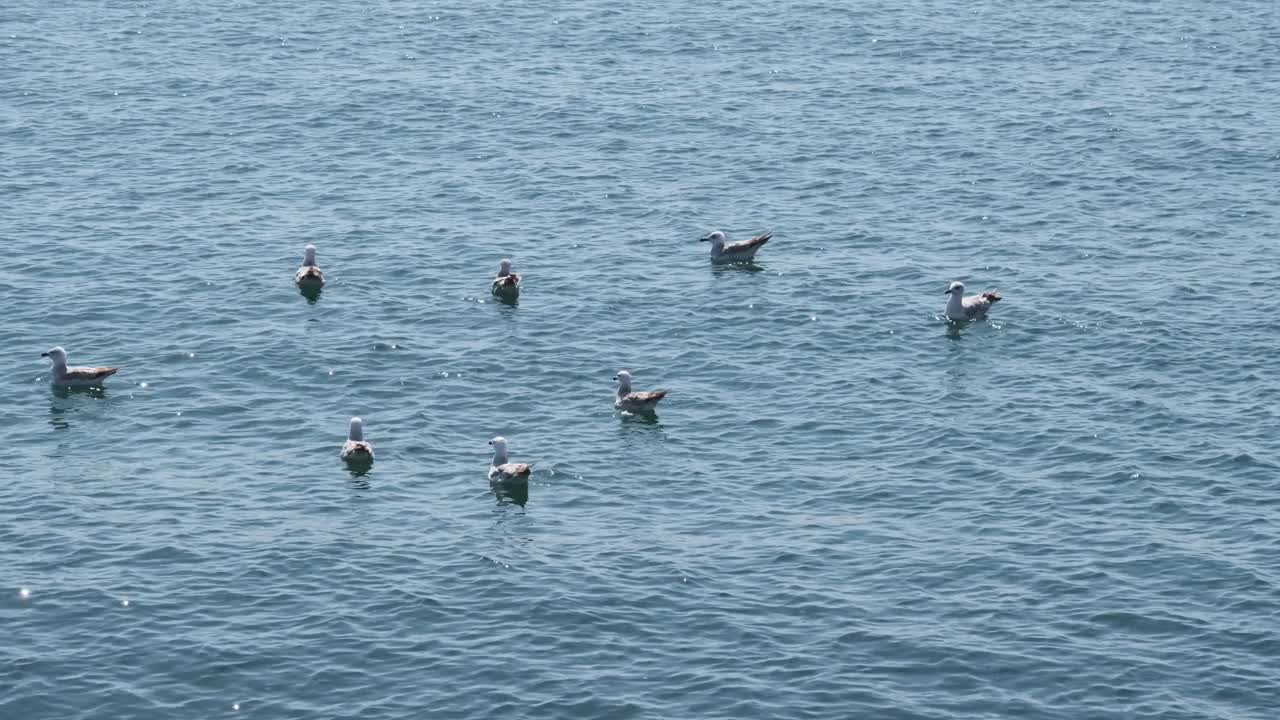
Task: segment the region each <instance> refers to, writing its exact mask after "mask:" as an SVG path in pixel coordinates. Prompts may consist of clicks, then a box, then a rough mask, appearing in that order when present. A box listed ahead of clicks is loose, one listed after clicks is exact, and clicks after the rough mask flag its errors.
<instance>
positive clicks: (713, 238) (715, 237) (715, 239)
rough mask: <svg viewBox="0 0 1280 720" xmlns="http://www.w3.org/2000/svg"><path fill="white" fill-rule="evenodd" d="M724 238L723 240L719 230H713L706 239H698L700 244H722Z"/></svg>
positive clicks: (723, 236)
mask: <svg viewBox="0 0 1280 720" xmlns="http://www.w3.org/2000/svg"><path fill="white" fill-rule="evenodd" d="M724 238H725V235H724V233H722V232H720V231H719V230H715V231H713V232H712V233H711V234H710V235H707V236H706V237H701V238H698V239H699V240H701V241H702V242H710V243H722V242H724Z"/></svg>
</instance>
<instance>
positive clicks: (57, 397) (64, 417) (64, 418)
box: [49, 385, 107, 430]
mask: <svg viewBox="0 0 1280 720" xmlns="http://www.w3.org/2000/svg"><path fill="white" fill-rule="evenodd" d="M50 392H51V393H52V394H53V400H52V401H51V402H50V403H49V424H50V425H52V426H53V429H54V430H69V429H71V427H72V426H73V423H72V422H71V415H72V414H73V413H75V412H76V411H77V410H78V401H77V400H74V399H73V398H75V397H76V396H87V397H91V398H94V399H97V400H103V399H106V397H107V389H106V388H105V387H103V386H101V385H96V386H92V387H76V386H66V385H51V386H50Z"/></svg>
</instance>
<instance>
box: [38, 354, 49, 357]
mask: <svg viewBox="0 0 1280 720" xmlns="http://www.w3.org/2000/svg"><path fill="white" fill-rule="evenodd" d="M40 357H49V353H40Z"/></svg>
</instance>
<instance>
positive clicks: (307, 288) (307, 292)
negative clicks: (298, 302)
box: [298, 285, 324, 305]
mask: <svg viewBox="0 0 1280 720" xmlns="http://www.w3.org/2000/svg"><path fill="white" fill-rule="evenodd" d="M322 292H324V288H322V287H321V286H319V285H299V286H298V293H299V294H301V295H302V297H304V298H306V299H307V302H308V303H310V304H312V305H315V304H316V301H317V300H319V299H320V293H322Z"/></svg>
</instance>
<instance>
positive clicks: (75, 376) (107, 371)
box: [40, 347, 120, 387]
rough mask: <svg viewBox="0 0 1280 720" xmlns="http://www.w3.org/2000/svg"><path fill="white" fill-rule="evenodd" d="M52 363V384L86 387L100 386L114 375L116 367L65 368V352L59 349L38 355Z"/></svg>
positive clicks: (116, 370) (52, 349) (117, 369)
mask: <svg viewBox="0 0 1280 720" xmlns="http://www.w3.org/2000/svg"><path fill="white" fill-rule="evenodd" d="M40 357H47V358H49V359H50V360H52V361H53V376H52V380H51V382H52V384H54V385H74V386H79V387H88V386H92V385H101V384H102V381H103V380H106V379H107V377H109V376H111V375H115V374H116V373H117V372H118V371H119V370H120V368H118V367H67V351H66V350H63V349H62V348H61V347H55V348H51V349H50V350H49V352H43V353H40Z"/></svg>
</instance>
